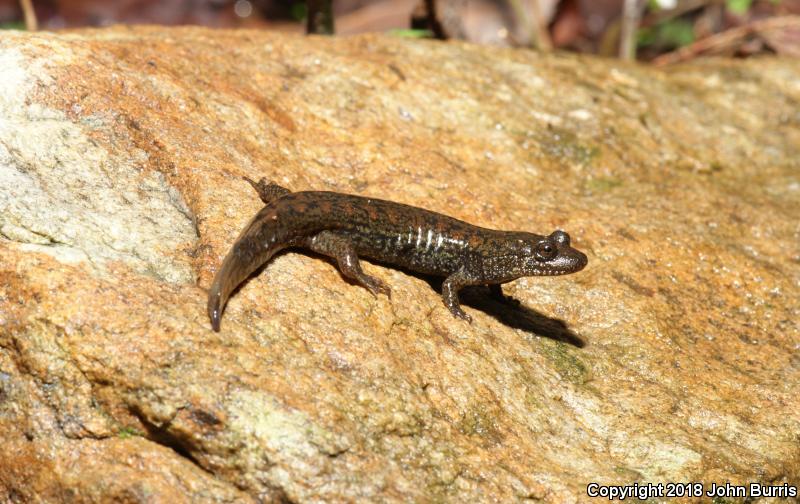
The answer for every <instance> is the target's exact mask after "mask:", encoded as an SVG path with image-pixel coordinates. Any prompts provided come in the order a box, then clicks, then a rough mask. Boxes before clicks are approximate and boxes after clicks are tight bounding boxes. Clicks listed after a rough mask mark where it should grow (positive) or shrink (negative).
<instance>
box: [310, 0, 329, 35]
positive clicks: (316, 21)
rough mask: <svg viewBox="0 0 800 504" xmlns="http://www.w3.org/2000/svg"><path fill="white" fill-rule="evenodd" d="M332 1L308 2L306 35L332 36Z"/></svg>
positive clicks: (314, 0) (318, 0) (317, 0)
mask: <svg viewBox="0 0 800 504" xmlns="http://www.w3.org/2000/svg"><path fill="white" fill-rule="evenodd" d="M332 4H333V0H308V1H307V2H306V5H307V6H308V20H307V23H306V34H309V35H310V34H312V33H313V34H317V35H333V5H332Z"/></svg>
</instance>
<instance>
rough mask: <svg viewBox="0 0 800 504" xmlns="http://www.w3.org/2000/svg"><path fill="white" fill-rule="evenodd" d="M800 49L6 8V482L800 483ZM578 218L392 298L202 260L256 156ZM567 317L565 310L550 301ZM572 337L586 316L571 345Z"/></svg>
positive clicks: (571, 489) (539, 489)
mask: <svg viewBox="0 0 800 504" xmlns="http://www.w3.org/2000/svg"><path fill="white" fill-rule="evenodd" d="M799 82H800V62H797V61H781V60H771V59H761V60H750V61H746V62H738V61H737V62H731V61H728V62H707V63H697V64H695V65H693V66H689V67H682V68H678V69H675V70H671V71H657V70H652V69H648V68H644V67H638V66H630V65H625V64H622V63H619V62H616V61H605V60H596V59H590V58H578V57H574V56H566V55H550V56H542V55H537V54H535V53H531V52H527V51H513V50H497V49H491V48H484V47H475V46H470V45H464V44H455V43H450V44H444V43H438V42H430V41H417V40H404V39H397V38H389V37H381V36H363V37H356V38H344V39H324V38H315V37H312V38H303V37H294V36H287V35H279V34H275V33H263V32H247V31H242V32H230V31H210V30H205V29H197V28H185V29H171V30H167V29H160V28H136V29H132V28H114V29H106V30H86V31H78V32H70V33H63V34H44V33H42V34H24V33H10V32H9V33H4V34H3V36H2V38H0V437H1V438H2V439H3V443H0V500H2V501H12V502H14V501H17V502H25V501H33V500H36V499H39V500H41V501H62V500H63V501H66V500H69V501H74V502H100V501H112V500H116V501H128V502H144V501H147V502H190V501H193V502H203V501H206V502H208V501H222V502H227V501H231V502H233V501H236V502H239V501H243V502H246V501H248V500H252V501H259V500H265V501H270V500H280V499H288V500H291V501H296V502H311V501H363V502H368V501H376V500H382V501H450V502H489V501H499V502H507V501H513V500H525V499H532V500H541V501H545V502H576V501H585V500H587V497H586V493H585V492H586V485H587V483H589V482H592V481H595V482H599V483H604V484H629V483H633V482H638V483H647V482H652V483H659V482H668V481H684V482H686V481H702V482H704V483H706V484H709V485H710V483H712V482H716V483H724V482H726V481H731V482H733V483H748V482H762V483H765V484H774V485H779V484H782V483H784V482H787V483H790V484H794V485H798V484H800V401H798V394H800V354H799V353H798V351H800V327H799V326H798V320H800V303H798V298H799V295H800V224H798V223H799V222H800V163H799V162H798V160H800V85H798V83H799ZM243 175H247V176H249V177H252V178H258V177H261V176H266V177H268V178H271V179H274V180H276V181H278V182H280V183H282V184H285V185H286V186H288V187H290V188H293V189H330V190H338V191H342V192H351V193H359V194H369V195H373V196H377V197H383V198H388V199H393V200H396V201H402V202H405V203H410V204H415V205H418V206H424V207H427V208H430V209H433V210H437V211H441V212H443V213H447V214H450V215H453V216H455V217H458V218H461V219H465V220H467V221H470V222H472V223H475V224H479V225H484V226H489V227H495V228H506V229H520V230H528V231H535V232H541V233H549V232H550V231H552V230H553V229H555V228H563V229H565V230H567V231H569V232H570V233H571V234H572V237H573V242H574V244H575V245H576V246H577V247H579V248H581V249H583V250H585V251H587V253H588V255H589V260H590V262H589V266H588V267H587V269H586V270H585V271H584V272H581V273H580V274H577V275H574V276H569V277H563V278H543V279H536V278H529V279H523V280H519V281H517V282H514V283H512V284H509V285H507V286H506V291H507V292H508V293H511V294H512V295H514V296H515V297H516V298H517V299H519V300H520V301H521V302H522V305H523V308H520V309H513V308H512V307H507V306H504V305H500V304H497V303H495V302H493V301H490V300H488V299H487V298H486V296H485V292H483V291H481V290H480V289H477V290H475V291H473V292H472V293H467V295H465V296H464V297H465V298H466V300H467V301H468V304H467V308H466V309H467V311H468V312H469V313H470V314H471V315H472V316H473V318H474V322H473V324H472V325H467V324H465V323H463V322H460V321H457V320H455V319H453V318H452V317H451V316H450V314H449V313H448V312H447V310H446V309H445V307H444V306H443V304H442V302H441V300H440V297H439V295H438V294H437V293H436V292H435V291H434V290H432V289H431V286H430V285H429V284H428V282H426V281H425V279H423V278H419V277H416V276H412V275H409V274H407V273H405V272H401V271H397V270H394V269H390V268H385V267H382V266H379V265H374V264H367V265H366V269H367V270H368V271H369V272H370V273H371V274H374V275H376V276H379V277H380V278H382V279H384V280H385V281H387V283H389V284H390V285H391V286H392V288H393V296H392V299H391V300H388V299H386V298H385V297H383V296H381V297H378V298H373V297H372V296H371V295H370V294H369V293H368V292H367V291H365V290H364V289H362V288H360V287H357V286H354V285H352V284H350V283H347V282H345V281H343V280H342V279H341V277H340V275H339V274H338V272H337V271H336V269H335V268H334V267H333V266H332V265H331V264H330V263H328V262H326V261H324V260H321V259H320V258H318V257H312V256H307V255H304V254H299V253H286V254H283V255H281V256H280V257H278V258H276V259H275V260H274V261H273V262H272V263H271V264H270V265H269V266H268V267H267V268H266V269H265V270H264V271H262V272H261V273H260V274H259V275H258V276H256V277H254V278H253V279H251V280H250V281H249V282H248V283H247V284H246V285H244V287H243V288H242V289H241V290H240V291H239V292H238V294H237V295H235V296H234V297H233V299H232V300H231V303H230V305H229V307H228V310H227V312H226V314H225V318H224V319H223V330H222V332H221V333H219V334H215V333H213V332H212V331H211V330H210V328H209V323H208V320H207V318H206V314H205V312H204V307H205V290H204V289H205V288H206V287H207V286H208V285H209V283H210V280H211V277H212V276H213V274H214V271H215V269H216V268H217V266H218V265H219V263H220V261H221V259H222V256H223V255H224V254H225V252H226V251H227V249H228V247H229V246H230V245H231V243H232V241H233V239H234V238H235V237H236V235H237V233H238V232H239V230H240V229H241V227H242V226H243V224H244V223H245V222H246V221H247V220H248V219H249V218H250V217H251V216H252V215H253V214H254V213H255V212H256V211H257V210H258V209H259V208H260V202H259V201H258V199H257V197H256V195H255V194H254V192H253V191H252V190H251V189H250V187H249V186H248V185H247V184H246V183H244V182H243V181H242V180H241V176H243ZM559 320H561V321H564V322H565V323H566V327H564V326H562V325H561V324H560V323H559ZM580 342H583V343H585V345H584V346H583V347H581V346H580V344H578V343H580Z"/></svg>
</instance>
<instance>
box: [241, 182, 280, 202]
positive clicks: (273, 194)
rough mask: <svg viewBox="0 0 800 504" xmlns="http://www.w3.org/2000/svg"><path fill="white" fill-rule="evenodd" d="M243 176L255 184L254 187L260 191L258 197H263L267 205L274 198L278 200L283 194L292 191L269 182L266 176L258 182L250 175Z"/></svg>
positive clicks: (251, 183) (262, 199) (252, 184)
mask: <svg viewBox="0 0 800 504" xmlns="http://www.w3.org/2000/svg"><path fill="white" fill-rule="evenodd" d="M242 178H243V179H245V180H246V181H247V182H248V183H249V184H250V185H251V186H253V189H255V190H256V192H257V193H258V197H259V198H261V201H263V202H264V204H265V205H266V204H267V203H269V202H270V201H272V200H276V199H278V198H280V197H281V196H286V195H287V194H289V193H290V192H292V191H290V190H289V189H286V188H285V187H281V186H279V185H278V184H276V183H274V182H267V179H266V178H261V179H260V180H259V181H258V182H256V181H255V180H253V179H251V178H249V177H242Z"/></svg>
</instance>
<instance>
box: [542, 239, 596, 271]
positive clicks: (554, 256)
mask: <svg viewBox="0 0 800 504" xmlns="http://www.w3.org/2000/svg"><path fill="white" fill-rule="evenodd" d="M533 258H534V259H535V264H533V265H532V271H531V273H529V274H532V275H543V276H547V275H566V274H568V273H575V272H576V271H580V270H582V269H583V268H584V267H586V264H587V263H588V262H589V259H588V258H587V257H586V254H584V253H583V252H581V251H579V250H576V249H574V248H572V247H571V246H570V239H569V235H568V234H567V233H565V232H564V231H561V230H558V231H554V232H553V233H551V234H550V236H547V237H546V238H544V239H542V240H540V241H539V242H538V243H536V244H535V246H534V248H533Z"/></svg>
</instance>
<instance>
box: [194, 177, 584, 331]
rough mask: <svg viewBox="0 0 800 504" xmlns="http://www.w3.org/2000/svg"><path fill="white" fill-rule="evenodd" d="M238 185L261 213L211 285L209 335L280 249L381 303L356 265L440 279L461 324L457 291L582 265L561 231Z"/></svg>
mask: <svg viewBox="0 0 800 504" xmlns="http://www.w3.org/2000/svg"><path fill="white" fill-rule="evenodd" d="M245 180H247V181H248V182H249V183H250V184H251V185H252V186H253V187H254V188H255V189H256V191H257V192H258V194H259V196H260V198H261V200H262V201H263V202H264V203H265V205H266V206H264V208H262V209H261V211H260V212H258V213H257V214H256V216H255V217H254V218H253V219H252V220H251V221H250V222H249V223H248V224H247V226H245V228H244V230H242V232H241V234H240V235H239V237H238V238H237V239H236V242H235V243H234V244H233V247H232V248H231V250H230V252H228V255H227V256H226V257H225V260H224V261H223V262H222V267H220V269H219V271H218V272H217V275H216V276H215V277H214V282H213V284H212V285H211V290H210V291H209V295H208V316H209V317H210V318H211V326H212V327H213V328H214V330H215V331H219V328H220V319H221V317H222V311H223V309H224V308H225V303H226V302H227V300H228V297H229V296H230V294H231V292H232V291H233V290H234V289H235V288H236V287H237V286H238V285H239V284H240V283H241V282H242V281H244V280H245V279H246V278H247V277H248V276H249V275H250V274H251V273H253V271H255V270H256V269H258V268H259V267H260V266H261V265H263V264H264V263H266V262H267V261H268V260H269V259H270V258H271V257H272V256H273V255H274V254H275V253H276V252H278V251H279V250H281V249H284V248H286V247H303V248H307V249H310V250H313V251H314V252H317V253H319V254H323V255H326V256H329V257H332V258H333V259H335V260H336V261H337V263H338V265H339V270H340V271H341V272H342V274H343V275H344V276H345V277H347V278H350V279H352V280H354V281H355V282H356V283H358V284H360V285H362V286H364V287H365V288H367V289H368V290H369V291H370V292H371V293H372V294H373V295H377V294H378V293H384V294H386V295H387V296H389V295H390V291H389V287H388V286H387V285H386V284H384V283H383V282H382V281H381V280H379V279H377V278H375V277H372V276H369V275H367V274H365V273H364V272H363V271H362V270H361V265H360V264H359V261H358V260H359V257H367V258H370V259H375V260H378V261H382V262H385V263H389V264H394V265H397V266H401V267H404V268H408V269H410V270H413V271H418V272H420V273H426V274H430V275H437V276H443V277H446V278H445V280H444V283H443V284H442V298H443V299H444V304H445V305H446V306H447V308H448V309H449V310H450V312H451V313H452V314H453V315H454V316H456V317H459V318H462V319H464V320H467V321H468V322H471V321H472V319H471V317H470V316H469V315H467V314H466V313H465V312H464V311H463V310H462V309H461V306H460V304H459V300H458V291H459V290H460V289H461V288H462V287H464V286H467V285H489V286H490V287H491V288H492V292H493V293H494V294H495V295H499V296H502V291H501V290H500V286H499V284H502V283H505V282H510V281H511V280H515V279H517V278H520V277H523V276H544V275H564V274H567V273H574V272H576V271H580V270H581V269H583V267H584V266H586V262H587V259H586V256H585V255H584V254H583V253H582V252H579V251H578V250H575V249H574V248H572V247H570V244H569V235H568V234H567V233H565V232H563V231H555V232H554V233H552V234H550V235H549V236H541V235H537V234H533V233H524V232H517V231H496V230H493V229H486V228H481V227H478V226H473V225H472V224H468V223H466V222H463V221H460V220H458V219H454V218H452V217H448V216H446V215H442V214H439V213H436V212H431V211H429V210H424V209H422V208H417V207H413V206H409V205H403V204H401V203H394V202H391V201H384V200H379V199H375V198H365V197H363V196H353V195H349V194H340V193H335V192H324V191H304V192H296V193H292V192H290V191H289V190H288V189H285V188H283V187H280V186H278V185H276V184H268V183H267V182H266V180H265V179H261V180H260V181H259V182H254V181H252V180H250V179H248V178H245Z"/></svg>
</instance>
